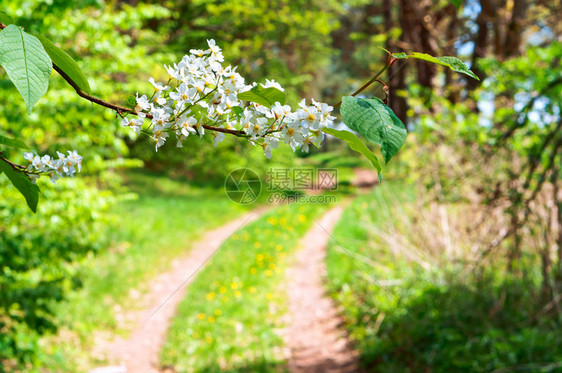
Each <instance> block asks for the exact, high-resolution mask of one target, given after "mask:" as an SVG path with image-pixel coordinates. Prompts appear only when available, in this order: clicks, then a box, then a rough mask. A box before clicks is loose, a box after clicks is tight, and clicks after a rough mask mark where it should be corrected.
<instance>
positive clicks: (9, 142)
mask: <svg viewBox="0 0 562 373" xmlns="http://www.w3.org/2000/svg"><path fill="white" fill-rule="evenodd" d="M0 145H5V146H9V147H10V148H20V149H25V150H28V149H29V146H27V145H25V143H24V142H23V141H21V140H19V139H11V138H9V137H6V136H2V135H0Z"/></svg>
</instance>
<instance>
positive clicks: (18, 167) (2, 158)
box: [0, 152, 27, 172]
mask: <svg viewBox="0 0 562 373" xmlns="http://www.w3.org/2000/svg"><path fill="white" fill-rule="evenodd" d="M0 154H4V153H2V152H0ZM0 159H1V160H2V161H4V162H6V163H7V164H9V165H10V166H12V168H13V169H14V171H18V172H21V171H25V170H26V169H27V167H25V166H22V165H19V164H16V163H13V162H12V161H10V160H9V159H7V158H4V157H2V156H1V155H0Z"/></svg>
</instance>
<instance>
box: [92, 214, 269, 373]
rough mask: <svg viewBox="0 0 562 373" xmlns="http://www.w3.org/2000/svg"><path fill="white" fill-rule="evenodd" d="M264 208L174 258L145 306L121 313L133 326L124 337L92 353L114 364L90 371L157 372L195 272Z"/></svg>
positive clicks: (157, 279) (232, 223) (156, 282)
mask: <svg viewBox="0 0 562 373" xmlns="http://www.w3.org/2000/svg"><path fill="white" fill-rule="evenodd" d="M267 209H268V208H267V207H264V208H258V209H256V210H254V211H252V212H250V213H247V214H245V215H243V216H242V217H240V218H238V219H236V220H234V221H231V222H229V223H227V224H225V225H223V226H221V227H219V228H217V229H214V230H212V231H209V232H207V233H205V234H204V235H203V237H201V239H200V240H199V241H198V242H196V243H195V244H194V245H193V246H192V248H191V250H190V252H189V254H188V256H187V257H185V258H184V259H181V260H179V261H176V262H175V263H174V264H173V268H172V269H171V270H170V271H168V272H166V273H163V274H162V275H160V276H158V277H157V278H156V279H155V280H153V283H152V285H151V290H150V292H149V293H148V294H147V295H146V296H143V297H142V298H143V299H142V300H141V301H140V302H142V304H147V307H145V308H144V309H142V310H140V311H133V312H130V313H129V314H127V315H126V316H124V318H125V319H127V320H130V321H132V322H133V323H134V325H135V327H134V329H133V331H132V332H131V334H130V335H129V337H128V338H121V337H119V338H117V339H115V340H113V341H111V342H105V343H102V344H101V345H99V346H98V347H97V348H96V350H97V351H95V352H94V353H95V354H97V355H102V356H106V357H107V359H108V360H109V361H110V362H111V363H112V364H115V365H111V366H105V367H99V368H96V369H93V370H91V371H90V373H158V372H160V367H159V364H158V360H159V359H158V358H159V353H160V349H161V348H162V345H163V344H164V341H165V338H166V332H167V330H168V327H169V325H170V322H171V319H172V317H173V316H174V314H175V312H176V308H177V305H178V303H179V302H180V301H181V300H182V299H183V297H184V296H185V293H186V292H187V285H189V284H190V283H191V282H192V280H193V279H194V278H195V276H194V275H195V273H196V272H197V271H198V270H199V269H200V268H201V267H202V266H203V265H204V264H205V263H206V262H207V260H208V259H209V258H210V257H211V256H213V254H214V253H215V252H216V251H217V250H218V249H219V248H220V246H221V245H222V243H223V242H224V241H225V240H227V239H228V238H229V237H230V236H231V235H232V234H234V232H236V231H237V230H238V229H240V228H241V227H242V226H244V225H246V224H248V223H250V222H251V221H254V220H256V219H257V218H258V217H259V216H260V215H262V214H263V213H264V212H265V211H266V210H267Z"/></svg>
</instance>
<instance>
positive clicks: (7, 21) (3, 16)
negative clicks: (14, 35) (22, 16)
mask: <svg viewBox="0 0 562 373" xmlns="http://www.w3.org/2000/svg"><path fill="white" fill-rule="evenodd" d="M0 23H1V24H3V25H4V26H8V25H11V24H12V23H14V19H13V18H12V17H10V16H9V15H8V14H7V13H5V12H0Z"/></svg>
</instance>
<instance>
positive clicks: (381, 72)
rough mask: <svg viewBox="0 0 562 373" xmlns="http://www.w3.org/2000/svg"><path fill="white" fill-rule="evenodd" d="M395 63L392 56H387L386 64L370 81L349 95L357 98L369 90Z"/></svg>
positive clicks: (338, 104)
mask: <svg viewBox="0 0 562 373" xmlns="http://www.w3.org/2000/svg"><path fill="white" fill-rule="evenodd" d="M395 61H396V58H394V57H392V55H389V56H388V60H387V61H386V64H385V65H384V67H383V68H382V69H381V70H380V71H379V72H378V73H376V74H375V76H374V77H373V78H372V79H371V80H369V81H368V82H367V83H365V84H363V85H362V86H361V88H359V89H358V90H357V91H355V92H353V93H352V94H351V96H353V97H355V96H357V95H358V94H359V93H361V92H363V91H364V90H365V89H367V88H369V86H370V85H371V84H373V83H374V82H376V81H377V80H378V79H379V78H380V76H381V75H382V74H384V72H385V71H386V70H388V68H389V67H390V66H392V64H393V63H394V62H395ZM341 103H342V102H341V101H340V102H338V103H337V104H335V105H334V108H336V107H338V106H340V105H341Z"/></svg>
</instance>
